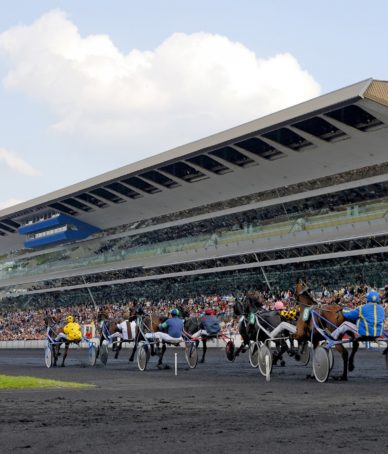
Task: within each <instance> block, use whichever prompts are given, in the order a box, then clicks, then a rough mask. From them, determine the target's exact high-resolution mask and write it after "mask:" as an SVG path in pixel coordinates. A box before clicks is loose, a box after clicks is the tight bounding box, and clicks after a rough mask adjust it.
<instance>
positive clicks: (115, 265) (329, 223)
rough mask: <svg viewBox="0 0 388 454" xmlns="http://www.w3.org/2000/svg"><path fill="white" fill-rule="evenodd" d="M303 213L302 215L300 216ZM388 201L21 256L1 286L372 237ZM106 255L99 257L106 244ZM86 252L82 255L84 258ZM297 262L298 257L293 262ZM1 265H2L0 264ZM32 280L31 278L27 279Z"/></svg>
mask: <svg viewBox="0 0 388 454" xmlns="http://www.w3.org/2000/svg"><path fill="white" fill-rule="evenodd" d="M302 214H303V213H302ZM387 227H388V199H382V200H379V201H375V202H365V203H360V204H357V205H348V206H344V207H342V209H341V210H339V209H338V210H337V211H335V212H328V213H325V214H320V213H315V214H308V215H307V214H305V216H302V215H298V216H295V217H294V218H293V219H287V220H285V221H281V222H279V221H278V222H276V220H273V221H272V222H271V221H268V222H267V223H265V224H262V225H252V224H251V225H249V224H245V225H244V226H243V228H237V229H233V228H232V229H229V230H224V231H222V232H219V233H212V234H207V235H197V236H192V237H184V238H180V239H175V240H171V241H161V242H158V243H154V244H148V245H144V246H135V247H125V244H126V241H127V240H128V238H123V239H122V240H123V245H121V247H122V249H120V243H119V242H118V243H117V242H115V243H113V244H112V246H111V247H108V244H109V243H108V244H105V243H104V242H99V241H96V240H94V242H93V243H92V244H93V245H94V247H93V248H90V249H88V248H87V247H86V245H87V244H88V242H84V245H85V246H84V250H83V252H81V251H80V248H78V249H77V252H75V253H71V251H72V250H73V251H74V250H75V246H72V247H69V246H62V247H61V248H58V249H57V250H55V251H52V252H48V253H43V254H40V255H33V256H32V257H31V258H22V257H21V258H20V259H18V260H15V261H14V262H13V265H12V266H9V262H8V267H1V266H0V283H1V284H0V285H2V286H3V285H9V284H10V283H17V282H25V281H26V278H27V277H31V278H35V277H38V276H39V277H40V278H41V279H46V278H53V277H60V276H65V275H69V272H70V273H72V274H73V275H77V274H81V273H86V274H90V273H91V272H97V271H104V270H112V269H120V268H131V267H144V268H147V267H158V266H159V267H161V266H166V265H170V264H177V263H187V262H194V261H201V260H209V259H212V258H222V257H227V256H237V255H242V254H250V253H252V252H253V253H260V252H263V251H274V250H285V249H295V250H297V248H298V247H301V246H309V245H310V246H311V245H321V244H325V243H328V242H333V241H337V242H338V241H341V240H342V241H343V240H349V239H358V238H368V237H371V236H379V235H384V234H386V232H387V231H388V228H387ZM104 244H105V246H104V252H101V253H96V252H97V251H98V250H100V249H101V247H102V245H104ZM82 254H83V255H82ZM297 260H298V253H296V254H295V256H294V261H297ZM0 265H1V263H0ZM28 280H29V279H27V281H28Z"/></svg>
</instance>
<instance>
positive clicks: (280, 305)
mask: <svg viewBox="0 0 388 454" xmlns="http://www.w3.org/2000/svg"><path fill="white" fill-rule="evenodd" d="M283 309H284V303H283V301H276V303H275V311H282V310H283Z"/></svg>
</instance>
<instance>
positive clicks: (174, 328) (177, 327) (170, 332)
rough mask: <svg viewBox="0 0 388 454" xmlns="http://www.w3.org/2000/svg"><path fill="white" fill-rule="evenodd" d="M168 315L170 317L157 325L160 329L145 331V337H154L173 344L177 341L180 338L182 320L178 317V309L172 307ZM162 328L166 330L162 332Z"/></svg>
mask: <svg viewBox="0 0 388 454" xmlns="http://www.w3.org/2000/svg"><path fill="white" fill-rule="evenodd" d="M170 315H171V318H168V319H167V320H166V321H165V322H163V323H161V324H160V325H159V329H160V331H157V332H156V333H147V334H146V335H145V337H146V338H147V339H153V338H156V339H158V340H161V341H165V342H171V343H173V344H177V343H179V342H180V341H181V340H182V331H183V320H182V319H181V318H179V310H178V309H172V310H171V311H170ZM162 330H166V331H167V332H163V331H162Z"/></svg>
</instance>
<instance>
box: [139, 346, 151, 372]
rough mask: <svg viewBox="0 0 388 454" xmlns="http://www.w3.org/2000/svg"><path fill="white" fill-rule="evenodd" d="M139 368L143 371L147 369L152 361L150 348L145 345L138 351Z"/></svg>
mask: <svg viewBox="0 0 388 454" xmlns="http://www.w3.org/2000/svg"><path fill="white" fill-rule="evenodd" d="M136 359H137V367H138V368H139V370H141V371H143V370H145V369H146V367H147V364H148V361H149V359H150V348H149V346H148V345H147V344H143V345H142V346H140V348H139V349H138V351H137V357H136Z"/></svg>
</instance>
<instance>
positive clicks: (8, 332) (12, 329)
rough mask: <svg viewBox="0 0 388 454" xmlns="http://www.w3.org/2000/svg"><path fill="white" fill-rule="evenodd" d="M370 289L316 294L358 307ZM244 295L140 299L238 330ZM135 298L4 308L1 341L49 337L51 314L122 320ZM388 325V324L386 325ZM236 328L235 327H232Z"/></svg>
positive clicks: (387, 294) (385, 292) (387, 296)
mask: <svg viewBox="0 0 388 454" xmlns="http://www.w3.org/2000/svg"><path fill="white" fill-rule="evenodd" d="M369 290H370V289H369V288H368V287H367V286H365V285H359V286H353V287H345V288H342V289H340V290H334V291H329V290H328V289H326V288H323V290H322V291H321V292H317V293H316V294H315V297H316V299H317V300H318V301H321V302H322V303H339V304H342V305H344V306H346V307H350V308H354V307H357V306H358V305H360V304H363V303H365V295H366V293H367V292H368V291H369ZM380 294H381V297H382V303H383V305H384V308H385V311H386V315H387V317H388V285H386V286H385V287H384V289H380ZM260 296H261V297H262V298H263V301H264V308H265V309H268V310H273V309H274V307H275V303H276V302H277V301H279V300H280V301H282V302H283V303H284V304H285V307H286V308H287V307H294V306H295V304H296V303H295V298H294V295H293V291H292V290H291V289H288V290H283V291H276V292H274V291H270V290H268V289H267V290H265V291H261V292H260ZM242 298H244V294H243V293H238V292H237V293H234V294H226V295H220V294H219V295H215V294H213V295H201V296H197V297H194V298H171V299H160V300H143V301H136V304H140V305H142V306H143V307H144V310H145V312H146V313H148V314H164V315H167V314H168V313H169V311H170V310H171V309H172V308H175V307H177V306H178V307H183V308H184V309H185V311H186V312H187V313H188V314H189V316H190V317H197V316H200V315H201V314H202V313H203V311H204V310H205V308H211V309H212V310H213V311H214V312H215V313H216V314H217V316H218V317H219V319H220V321H221V322H222V326H224V327H225V326H226V323H228V322H230V321H232V325H233V327H234V329H236V327H237V325H238V319H236V318H235V317H234V312H233V306H234V303H235V301H236V300H241V299H242ZM134 303H135V301H134V300H130V301H125V302H122V303H116V302H115V303H105V304H101V305H97V304H91V303H89V304H81V305H74V304H73V305H66V304H64V303H63V301H61V300H56V301H54V300H51V303H50V305H49V302H48V301H46V304H47V305H46V306H43V305H41V306H40V307H33V305H31V306H32V307H29V308H27V309H21V308H19V307H17V306H15V305H14V306H13V307H12V308H11V307H8V308H7V309H6V310H4V309H3V310H2V311H0V340H41V339H45V337H46V326H45V322H44V318H45V317H46V316H47V315H48V314H50V315H54V316H55V317H56V318H57V319H59V320H61V319H62V320H65V317H66V316H67V315H68V314H72V315H73V316H74V317H75V319H76V320H77V321H78V322H79V323H80V324H82V325H94V326H97V324H98V323H97V316H98V313H99V312H100V311H103V312H104V313H107V314H108V315H109V317H110V318H112V319H116V320H121V319H122V318H123V314H124V313H125V312H127V310H128V308H130V307H133V305H134ZM386 328H388V326H387V327H386ZM232 329H233V328H232Z"/></svg>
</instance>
